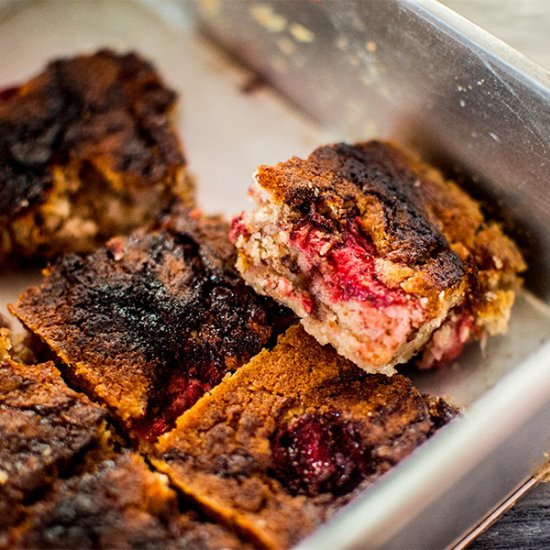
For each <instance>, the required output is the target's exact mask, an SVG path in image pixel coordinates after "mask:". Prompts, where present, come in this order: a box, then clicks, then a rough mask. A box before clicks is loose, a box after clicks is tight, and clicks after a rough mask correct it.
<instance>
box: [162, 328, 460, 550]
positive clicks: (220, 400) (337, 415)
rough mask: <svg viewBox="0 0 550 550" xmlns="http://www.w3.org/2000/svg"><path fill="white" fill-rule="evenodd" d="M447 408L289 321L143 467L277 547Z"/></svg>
mask: <svg viewBox="0 0 550 550" xmlns="http://www.w3.org/2000/svg"><path fill="white" fill-rule="evenodd" d="M455 413H456V410H455V409H453V407H451V406H449V405H448V404H446V403H445V402H444V401H442V400H429V399H427V398H425V397H423V396H422V395H420V394H419V393H418V391H417V390H416V389H415V388H414V387H413V386H412V384H411V382H410V381H409V380H408V379H407V378H405V377H403V376H400V375H395V376H393V377H391V378H389V377H387V376H384V375H381V374H366V373H365V372H364V371H362V370H361V369H359V368H358V367H356V366H355V365H354V364H353V363H351V362H349V361H347V360H346V359H344V358H343V357H341V356H339V355H338V354H337V353H336V352H335V351H334V349H333V348H331V347H330V346H325V347H322V346H320V345H319V344H318V343H317V342H316V341H315V340H314V339H313V338H312V337H311V336H309V335H308V334H306V333H305V332H304V331H303V329H302V328H301V327H300V326H299V325H297V326H294V327H291V328H290V329H288V331H287V332H286V334H285V335H284V336H282V337H280V338H279V342H278V344H277V346H276V347H275V348H274V349H273V350H272V351H271V352H269V351H265V350H264V351H263V352H262V353H260V354H259V355H258V356H256V357H255V358H254V359H252V361H250V363H248V364H247V365H246V366H244V367H242V368H241V369H239V370H238V371H237V372H236V373H235V374H234V375H233V376H231V377H230V378H227V379H225V380H224V381H223V382H222V383H221V384H220V385H219V386H217V387H216V388H214V389H213V390H212V392H211V393H210V394H209V395H206V396H204V397H203V398H202V399H201V400H200V401H199V402H197V403H196V404H195V406H194V407H193V408H192V409H190V410H188V411H187V412H186V413H184V414H183V415H182V416H181V417H180V418H179V419H178V421H177V425H176V428H174V429H173V430H172V431H171V432H169V433H167V434H165V435H163V436H161V438H159V441H158V443H157V444H156V451H157V458H156V459H154V460H153V464H154V465H155V467H156V468H157V469H158V470H160V471H163V472H165V473H167V474H168V476H169V477H170V478H171V481H172V483H173V484H174V485H176V486H177V487H179V488H180V489H181V490H182V491H183V492H185V493H187V494H188V495H190V496H192V497H193V498H194V499H196V500H197V501H198V502H199V503H201V504H202V506H204V507H205V508H208V509H209V510H210V511H211V512H212V513H215V514H218V515H219V516H220V517H221V518H223V519H224V521H226V522H231V523H233V524H234V525H236V526H237V527H238V528H239V529H240V530H242V531H243V532H245V533H247V534H248V535H249V536H251V537H253V538H254V539H255V540H256V541H257V542H258V543H259V544H260V545H261V546H265V547H268V548H288V547H290V546H292V545H293V544H295V543H296V542H298V541H299V540H300V539H301V538H303V537H304V536H306V535H307V534H308V533H310V532H311V531H313V529H314V528H315V527H316V526H317V525H318V524H319V523H321V522H322V521H324V520H326V519H327V518H328V517H330V516H331V515H332V514H333V513H334V512H335V511H337V510H338V509H339V508H341V507H342V506H343V505H344V504H345V503H347V502H348V501H349V500H350V499H351V498H352V497H354V496H356V495H357V494H358V493H359V492H360V491H361V490H363V489H364V488H365V487H367V486H368V485H369V484H370V483H372V482H373V481H374V480H375V479H377V478H378V477H380V476H381V475H382V474H383V473H384V472H386V471H387V470H388V469H389V468H391V467H392V466H393V465H394V464H396V463H397V462H399V461H400V460H402V459H403V458H405V457H406V456H407V455H408V454H410V453H411V452H412V451H413V450H414V449H415V448H416V447H417V446H418V445H420V444H421V443H422V442H424V441H425V440H426V439H427V438H428V437H429V436H430V435H431V434H432V433H433V431H434V430H435V429H436V428H437V427H439V426H441V425H442V424H444V423H445V422H446V421H447V420H449V419H450V418H452V416H453V415H454V414H455Z"/></svg>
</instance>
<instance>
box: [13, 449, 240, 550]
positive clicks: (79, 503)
mask: <svg viewBox="0 0 550 550" xmlns="http://www.w3.org/2000/svg"><path fill="white" fill-rule="evenodd" d="M27 513H28V517H27V519H26V521H25V522H24V523H23V524H22V525H21V526H20V527H19V528H17V529H14V531H13V532H12V537H11V540H10V547H11V548H186V549H190V550H209V549H212V550H220V549H221V548H225V549H228V550H230V549H234V550H238V549H241V548H250V546H249V545H248V544H245V543H243V542H242V541H241V540H240V539H239V538H237V537H236V536H235V535H233V534H232V533H230V532H229V531H228V530H227V529H225V528H223V527H221V526H219V525H216V524H214V523H211V522H208V521H205V520H203V519H201V518H199V516H198V515H197V514H196V513H194V512H191V511H187V512H185V513H180V512H179V509H178V501H177V495H176V493H175V492H174V491H173V490H172V489H170V488H169V486H168V483H167V478H166V476H164V475H161V474H158V473H154V472H151V471H150V470H149V468H148V467H147V466H146V464H145V463H144V461H143V459H142V458H141V457H140V456H139V455H137V454H135V453H128V452H127V453H123V454H119V455H115V456H113V457H110V458H105V459H104V460H102V461H100V462H99V463H98V464H95V465H94V466H93V467H91V468H90V471H88V472H84V473H82V474H80V475H75V476H73V477H70V478H68V479H62V480H61V479H60V480H58V481H57V483H56V485H55V486H54V488H53V490H52V491H51V493H50V494H48V495H46V496H45V497H44V498H43V499H42V500H40V501H39V502H38V503H36V504H34V505H32V506H30V507H29V508H28V510H27Z"/></svg>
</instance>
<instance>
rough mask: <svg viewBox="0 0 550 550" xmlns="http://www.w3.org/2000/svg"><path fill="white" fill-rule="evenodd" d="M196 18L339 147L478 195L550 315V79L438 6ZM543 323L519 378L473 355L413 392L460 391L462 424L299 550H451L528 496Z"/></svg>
mask: <svg viewBox="0 0 550 550" xmlns="http://www.w3.org/2000/svg"><path fill="white" fill-rule="evenodd" d="M186 5H188V3H186ZM193 7H194V13H195V16H197V17H198V19H199V21H200V24H201V25H202V27H203V29H204V30H205V32H206V33H207V34H208V35H209V36H210V37H211V38H212V39H213V40H214V41H216V42H217V43H218V44H220V45H221V46H222V48H223V49H224V50H226V51H230V52H232V54H233V55H235V56H236V57H237V58H238V59H240V60H241V61H243V62H244V63H245V64H247V65H248V66H249V67H251V68H252V69H253V70H255V71H256V72H257V73H259V74H260V75H262V76H263V77H264V78H265V79H266V80H267V81H268V82H270V83H271V84H272V85H273V86H275V87H276V88H277V89H278V90H280V91H281V92H282V94H283V95H284V96H285V97H287V98H288V99H290V100H291V101H292V102H293V103H294V104H295V105H296V106H297V107H298V108H299V109H300V110H302V111H304V112H307V113H309V114H310V115H311V116H312V117H313V118H314V119H315V120H317V121H318V122H320V123H321V124H322V125H324V126H325V127H329V128H331V130H332V132H333V139H345V140H364V139H368V138H371V137H375V136H382V137H387V138H391V139H394V140H397V141H398V142H401V143H402V144H405V145H410V146H413V147H415V148H416V149H418V150H419V151H420V152H421V153H422V154H423V155H424V156H426V157H427V158H429V159H431V160H433V161H435V162H436V163H437V164H439V165H440V166H441V165H443V166H446V167H447V169H448V170H449V172H450V173H454V174H458V175H459V177H460V175H461V174H465V175H467V176H466V177H465V184H466V185H467V186H468V185H469V186H470V189H471V190H472V192H473V194H474V195H477V196H478V197H480V198H483V199H485V201H486V202H487V205H488V207H489V208H491V206H493V205H494V206H496V207H497V208H496V210H498V211H499V212H500V213H501V215H502V216H503V218H504V221H505V222H506V223H507V224H508V225H509V226H510V227H515V228H516V230H517V234H519V237H520V239H521V240H522V242H523V244H524V245H525V246H526V248H527V250H528V260H529V263H530V272H529V274H528V286H529V287H530V288H531V289H532V290H533V291H535V292H536V293H537V294H538V295H539V296H540V297H542V298H543V299H544V300H546V301H548V300H549V299H550V276H549V275H550V230H549V227H548V226H549V223H548V222H549V221H550V192H549V191H550V171H549V162H550V76H549V73H547V72H546V71H545V70H544V69H542V68H541V67H539V66H538V65H536V64H534V63H533V62H531V61H529V60H528V59H527V58H525V57H524V56H522V55H521V54H519V53H517V52H515V51H514V50H512V49H511V48H509V47H508V46H506V44H504V43H502V42H500V41H499V40H497V39H496V38H494V37H492V36H491V35H489V34H488V33H486V32H484V31H482V30H481V29H479V28H478V27H476V26H475V25H472V24H471V23H469V22H468V21H466V20H465V19H463V18H461V17H460V16H458V15H456V14H455V13H453V12H451V11H450V10H448V9H447V8H445V7H444V6H442V5H441V4H439V3H437V2H433V1H430V0H419V1H414V2H413V1H408V0H402V1H398V0H387V1H380V0H325V1H323V2H298V1H271V2H269V1H266V2H261V3H259V2H254V1H248V0H241V1H240V2H216V1H204V0H203V1H202V2H196V3H194V4H193ZM518 228H521V229H518ZM534 311H535V310H534V309H533V310H532V311H526V312H525V313H526V315H525V316H524V317H523V316H521V315H520V316H521V319H518V320H519V322H520V326H521V324H522V323H523V322H525V321H526V320H527V319H529V320H532V321H533V322H534V325H533V326H534V327H537V328H540V330H541V331H542V332H543V333H544V335H543V334H541V338H540V340H539V339H537V341H536V342H535V341H532V342H531V343H530V344H529V343H527V340H522V339H521V338H518V339H516V338H514V336H515V335H517V333H513V332H512V331H513V330H516V329H517V328H518V327H515V328H514V327H512V331H511V335H510V334H509V336H508V337H507V338H512V339H513V340H514V343H513V344H512V346H511V347H510V348H509V349H510V350H511V356H512V357H513V358H512V359H511V361H512V362H513V363H514V366H513V367H512V366H510V365H508V368H507V369H505V370H500V371H499V374H498V375H496V376H495V375H494V373H493V374H491V372H492V370H493V368H494V366H495V364H496V363H495V361H494V360H493V359H491V358H490V357H489V358H487V357H473V356H471V355H470V356H468V357H466V358H463V359H462V360H461V363H462V365H463V366H462V368H461V369H457V370H456V371H455V372H454V373H453V371H451V370H449V371H446V372H445V373H442V374H439V373H427V374H426V376H423V377H421V378H423V379H422V380H420V379H419V380H417V383H420V384H421V387H422V388H429V389H430V390H434V391H435V392H436V393H439V394H442V393H443V394H445V393H447V394H451V395H455V396H456V395H460V394H461V392H462V391H463V390H464V393H465V394H467V395H468V398H467V400H466V401H467V402H468V403H470V405H469V406H468V409H467V414H466V416H465V417H464V418H463V419H461V420H460V421H459V422H457V423H456V424H454V425H452V426H450V427H449V428H448V429H447V430H446V431H445V432H444V433H442V434H439V435H438V436H437V437H435V438H434V439H433V440H432V441H431V442H429V444H427V445H425V446H424V447H423V448H421V449H420V450H419V451H417V453H415V455H414V456H413V457H411V458H410V459H409V460H407V461H406V462H405V463H403V464H402V465H400V466H399V467H398V468H396V469H395V470H394V471H393V472H391V473H390V474H389V475H388V476H387V477H385V478H384V479H382V480H381V481H380V482H379V483H377V484H376V486H375V487H373V488H372V489H371V490H369V491H367V492H366V493H365V494H364V495H363V496H362V497H361V498H359V499H358V500H357V501H356V502H354V503H353V504H352V505H351V506H350V507H349V508H348V509H347V510H345V511H344V512H343V513H342V514H340V515H339V516H338V517H337V518H335V519H334V521H332V522H331V523H330V524H329V525H327V526H326V527H324V528H322V529H320V530H319V531H318V532H317V533H315V534H314V535H313V536H312V537H310V538H309V539H308V540H306V541H304V542H303V543H302V544H301V545H300V548H301V549H315V550H322V549H327V550H329V549H330V550H333V549H334V548H358V549H364V548H392V549H401V548H419V549H421V548H444V547H453V545H456V544H460V541H461V540H464V537H465V536H466V535H467V533H469V532H471V531H472V529H475V526H476V525H478V524H479V522H480V521H481V520H482V519H483V518H484V517H486V515H487V514H488V513H490V512H491V510H493V509H494V507H495V505H497V504H498V503H499V502H502V501H503V500H505V499H506V498H508V497H509V495H510V494H513V493H514V492H515V491H516V490H517V488H518V487H521V486H522V485H524V484H525V480H526V479H529V478H530V477H531V476H532V475H533V474H534V472H535V469H536V468H537V466H539V465H540V464H541V463H542V461H543V460H544V459H545V457H546V454H545V453H546V451H547V450H548V449H549V448H550V376H549V374H548V372H549V368H550V344H549V338H548V334H547V332H546V330H545V329H544V328H543V327H544V326H545V325H546V324H547V321H546V319H547V317H548V312H543V313H541V317H540V318H539V320H538V321H536V320H534V318H535V317H536V315H533V313H534ZM515 313H518V311H517V310H516V312H515ZM509 342H510V341H509ZM495 346H496V348H497V349H499V344H498V343H496V344H495ZM522 351H525V352H526V355H525V356H523V357H519V356H518V354H519V353H521V352H522ZM505 355H506V354H502V355H500V358H501V359H502V358H503V357H505ZM468 361H471V364H468ZM464 362H466V365H467V368H464ZM456 373H458V374H457V377H456V378H455V377H454V375H455V374H456ZM484 373H485V375H484ZM487 378H488V379H489V380H487ZM484 379H485V380H484Z"/></svg>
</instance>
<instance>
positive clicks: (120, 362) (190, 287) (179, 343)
mask: <svg viewBox="0 0 550 550" xmlns="http://www.w3.org/2000/svg"><path fill="white" fill-rule="evenodd" d="M228 230H229V228H228V225H227V224H226V223H225V222H224V221H222V220H221V219H220V218H216V217H212V218H206V217H203V216H201V214H200V213H199V212H198V211H196V210H192V211H188V210H187V209H186V208H185V207H183V206H182V205H178V206H176V207H174V209H173V210H172V211H171V212H170V213H169V214H167V215H166V216H164V217H163V218H162V219H161V221H160V222H159V224H158V225H157V226H156V227H155V228H153V229H147V230H146V229H142V230H138V231H136V232H134V233H133V234H132V235H131V236H129V237H115V238H113V239H112V240H110V241H109V242H108V243H107V244H106V245H105V246H104V247H102V248H100V249H99V250H98V251H96V252H95V253H94V254H92V255H90V256H87V257H85V258H82V257H79V256H76V255H68V256H65V257H63V258H62V259H61V260H60V261H59V262H58V263H57V264H55V265H54V266H53V267H52V268H50V269H49V270H48V272H47V277H46V279H45V280H44V282H43V284H42V285H41V286H40V287H35V288H30V289H29V290H27V291H26V292H25V293H24V294H23V295H22V296H21V298H20V300H19V302H18V303H17V304H15V305H14V306H12V307H11V311H12V312H13V313H14V314H15V315H16V316H17V317H18V318H19V319H20V320H21V321H22V322H23V324H24V325H25V326H26V327H27V328H28V329H29V330H30V331H31V332H32V333H34V334H35V335H37V336H38V337H40V338H41V339H42V340H43V342H44V343H45V344H46V345H47V346H48V347H49V348H50V349H51V350H52V351H53V353H54V354H55V355H56V356H57V357H58V358H59V359H60V360H61V362H62V363H64V365H65V367H64V369H65V372H66V374H67V376H68V377H69V378H70V379H71V380H72V382H73V383H75V384H76V385H77V386H78V387H80V388H82V389H83V390H84V391H85V392H87V393H88V394H89V395H91V396H93V398H94V399H96V398H97V399H99V400H101V401H102V402H104V403H106V404H107V405H108V406H109V408H110V409H111V411H112V412H113V413H114V415H115V416H116V417H118V418H119V420H121V421H122V422H123V423H124V424H125V425H126V427H128V428H129V429H130V431H131V432H132V434H133V435H134V436H136V437H137V438H139V439H141V440H147V439H149V440H153V439H155V438H156V437H157V436H158V435H159V434H160V433H162V432H164V431H166V430H167V429H169V427H170V426H171V425H172V424H173V422H174V421H175V419H176V418H177V417H178V416H179V415H180V414H181V413H182V412H183V411H184V410H185V409H187V408H189V407H190V406H191V405H193V404H194V403H195V401H196V400H197V399H198V398H199V397H200V396H201V395H202V394H203V393H205V392H206V391H208V390H210V389H211V388H212V387H214V386H215V385H216V384H218V383H219V382H220V381H221V380H222V378H223V377H224V376H225V375H226V374H227V373H228V372H231V371H234V370H235V369H237V368H238V367H239V366H241V365H242V364H244V363H246V362H247V361H248V360H249V359H250V358H251V357H252V356H254V355H255V354H257V353H258V352H259V351H260V350H261V349H262V347H263V346H265V345H266V344H267V343H268V342H269V341H270V340H271V339H272V337H273V336H274V335H275V334H276V332H277V331H278V330H283V329H284V328H286V327H287V326H288V324H289V321H288V320H289V317H290V314H289V312H288V311H287V310H283V308H282V307H280V306H278V305H277V304H275V303H274V302H273V301H272V300H270V299H267V298H265V297H261V296H258V295H257V294H256V293H255V292H254V291H253V290H252V289H251V288H250V287H249V286H247V285H245V284H244V282H243V281H242V279H241V278H240V276H239V275H238V273H237V271H236V270H235V268H234V263H235V259H236V258H235V249H234V247H233V245H231V243H230V242H229V239H228V237H227V235H228ZM279 325H281V327H280V326H279Z"/></svg>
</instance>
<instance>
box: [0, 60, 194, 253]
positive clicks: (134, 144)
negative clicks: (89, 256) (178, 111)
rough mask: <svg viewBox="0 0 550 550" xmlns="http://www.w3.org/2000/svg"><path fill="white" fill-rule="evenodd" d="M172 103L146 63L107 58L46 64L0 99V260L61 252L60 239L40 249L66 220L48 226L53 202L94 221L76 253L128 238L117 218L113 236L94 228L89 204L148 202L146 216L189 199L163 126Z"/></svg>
mask: <svg viewBox="0 0 550 550" xmlns="http://www.w3.org/2000/svg"><path fill="white" fill-rule="evenodd" d="M175 102H176V95H175V93H174V92H173V91H172V90H170V89H168V88H167V87H166V86H165V85H164V83H163V82H162V81H161V79H160V78H159V76H158V74H157V73H156V72H155V70H154V68H153V66H152V65H151V64H150V63H148V62H146V61H145V60H143V59H142V58H141V57H139V56H138V55H137V54H134V53H129V54H125V55H119V54H116V53H114V52H112V51H110V50H101V51H99V52H97V53H95V54H93V55H82V56H77V57H73V58H66V59H59V60H56V61H53V62H51V63H50V64H48V65H47V67H46V69H45V70H44V71H43V72H42V73H41V74H40V75H39V76H37V77H35V78H33V79H32V80H30V81H28V82H27V83H25V84H24V85H22V86H20V87H18V88H16V89H15V90H14V91H13V92H12V93H11V94H7V97H4V98H3V99H2V98H0V229H1V228H2V226H3V227H4V228H7V229H6V230H5V231H4V233H0V237H1V239H0V240H3V241H6V242H0V253H2V252H4V255H6V254H7V253H9V252H10V248H13V249H14V250H15V252H18V253H20V254H25V255H29V254H46V255H48V254H51V253H58V252H59V251H60V249H65V250H71V249H72V247H71V239H69V238H67V239H65V241H64V242H63V243H61V245H62V246H60V245H59V244H56V243H55V242H48V239H54V238H59V239H61V238H62V237H61V236H58V235H57V233H60V232H61V234H62V235H63V236H64V233H63V232H62V231H61V228H60V227H59V226H60V224H61V223H62V222H64V223H66V220H58V219H57V218H56V216H58V214H59V211H60V210H63V208H65V207H64V206H63V204H62V202H63V201H61V203H60V199H63V198H68V200H69V201H70V202H71V203H72V207H73V208H74V209H75V210H77V211H78V213H79V215H80V216H83V217H84V218H85V219H86V216H87V217H88V219H89V220H91V221H95V222H99V223H98V225H99V228H98V230H97V231H98V232H99V233H100V234H99V235H97V236H95V237H96V238H95V240H94V239H92V242H91V243H87V244H86V243H85V244H81V245H80V246H79V248H80V249H82V250H80V251H83V250H89V249H91V248H92V247H93V246H95V245H97V242H99V241H101V240H102V239H103V240H104V239H105V238H107V237H108V236H110V235H112V234H113V233H114V232H117V230H123V231H128V229H129V228H127V227H126V226H125V223H126V222H125V221H124V220H122V219H121V220H119V222H118V223H119V226H117V227H109V225H112V222H110V224H109V223H107V222H104V223H103V224H102V223H101V221H102V216H105V212H99V211H95V210H94V207H93V201H94V199H95V200H97V199H98V195H106V194H107V195H109V194H112V195H113V197H117V200H118V201H120V204H121V205H123V206H127V207H128V208H129V209H130V208H134V209H136V208H144V206H143V204H141V205H139V204H137V203H136V204H133V201H135V200H139V201H147V200H148V201H151V202H152V203H153V204H151V205H148V208H149V209H152V210H153V211H158V209H160V208H161V206H162V203H163V202H164V203H165V202H166V200H167V198H168V197H169V196H170V195H173V194H183V195H186V196H189V192H190V191H189V188H188V187H189V186H188V184H187V183H185V180H184V172H183V170H184V166H185V158H184V156H183V153H182V149H181V144H180V142H179V139H178V137H177V134H176V132H175V129H174V127H173V124H172V122H171V115H172V112H173V110H174V106H175ZM92 189H94V190H95V191H94V192H91V191H92ZM94 193H95V194H96V196H95V197H94ZM155 202H156V203H159V204H154V203H155ZM75 216H76V214H75ZM139 223H141V220H140V221H139ZM134 224H135V222H134ZM102 225H103V226H102ZM134 227H135V225H134ZM105 233H107V234H105ZM37 239H38V240H40V241H42V242H39V243H36V242H34V243H31V242H29V241H31V240H35V241H36V240H37ZM8 241H9V242H8ZM73 241H77V242H78V240H77V238H76V236H75V238H74V239H73ZM73 246H74V245H73ZM2 248H3V249H4V250H2ZM0 255H1V254H0Z"/></svg>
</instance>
